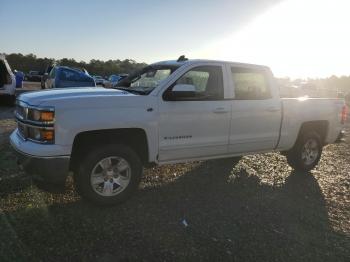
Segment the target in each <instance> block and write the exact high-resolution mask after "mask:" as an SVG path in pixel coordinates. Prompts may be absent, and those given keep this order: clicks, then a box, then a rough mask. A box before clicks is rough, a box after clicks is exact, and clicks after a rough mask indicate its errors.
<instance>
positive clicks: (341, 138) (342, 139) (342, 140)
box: [335, 130, 346, 143]
mask: <svg viewBox="0 0 350 262" xmlns="http://www.w3.org/2000/svg"><path fill="white" fill-rule="evenodd" d="M345 135H346V132H345V130H342V131H341V132H340V133H339V135H338V137H337V140H336V141H335V143H341V142H344V141H345Z"/></svg>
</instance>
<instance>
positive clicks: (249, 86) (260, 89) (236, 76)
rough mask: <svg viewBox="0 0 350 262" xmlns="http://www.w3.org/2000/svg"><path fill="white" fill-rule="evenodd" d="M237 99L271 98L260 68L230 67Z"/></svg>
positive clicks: (263, 73)
mask: <svg viewBox="0 0 350 262" xmlns="http://www.w3.org/2000/svg"><path fill="white" fill-rule="evenodd" d="M231 72H232V79H233V83H234V86H235V99H237V100H264V99H269V98H271V91H270V87H269V85H268V81H267V78H266V74H265V72H264V71H262V70H255V69H249V68H239V67H231Z"/></svg>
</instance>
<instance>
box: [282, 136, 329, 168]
mask: <svg viewBox="0 0 350 262" xmlns="http://www.w3.org/2000/svg"><path fill="white" fill-rule="evenodd" d="M322 146H323V145H322V141H321V138H320V136H319V135H318V134H317V133H316V132H307V133H305V134H301V135H300V137H299V138H298V140H297V142H296V144H295V145H294V147H293V148H292V149H291V150H290V151H289V152H288V153H287V161H288V164H289V165H290V166H291V167H293V168H294V169H295V170H298V171H304V172H307V171H310V170H311V169H313V168H314V167H315V166H316V165H317V164H318V162H319V161H320V158H321V154H322Z"/></svg>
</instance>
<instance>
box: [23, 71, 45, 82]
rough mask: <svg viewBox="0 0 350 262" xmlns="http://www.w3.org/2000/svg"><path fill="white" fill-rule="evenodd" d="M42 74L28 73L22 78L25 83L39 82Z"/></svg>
mask: <svg viewBox="0 0 350 262" xmlns="http://www.w3.org/2000/svg"><path fill="white" fill-rule="evenodd" d="M42 76H43V74H42V72H39V71H29V73H28V74H26V75H25V76H24V80H25V81H32V82H41V77H42Z"/></svg>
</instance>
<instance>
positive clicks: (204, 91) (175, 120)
mask: <svg viewBox="0 0 350 262" xmlns="http://www.w3.org/2000/svg"><path fill="white" fill-rule="evenodd" d="M223 72H224V67H223V66H222V65H205V66H195V67H193V68H191V69H188V71H187V72H186V73H184V74H183V75H182V76H181V77H179V78H178V80H177V81H175V83H173V84H172V85H171V86H170V87H169V88H168V89H167V90H166V91H165V93H166V92H171V90H172V88H173V87H174V86H175V85H176V84H190V85H194V86H195V88H196V96H195V97H193V98H187V99H179V100H177V101H167V100H166V98H165V97H166V96H164V94H163V97H162V98H161V99H160V104H159V113H160V120H159V160H160V161H171V160H181V159H191V158H198V157H208V156H214V155H223V154H227V146H228V134H229V127H230V126H229V123H230V115H231V105H230V103H231V101H226V100H225V99H224V76H223Z"/></svg>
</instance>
